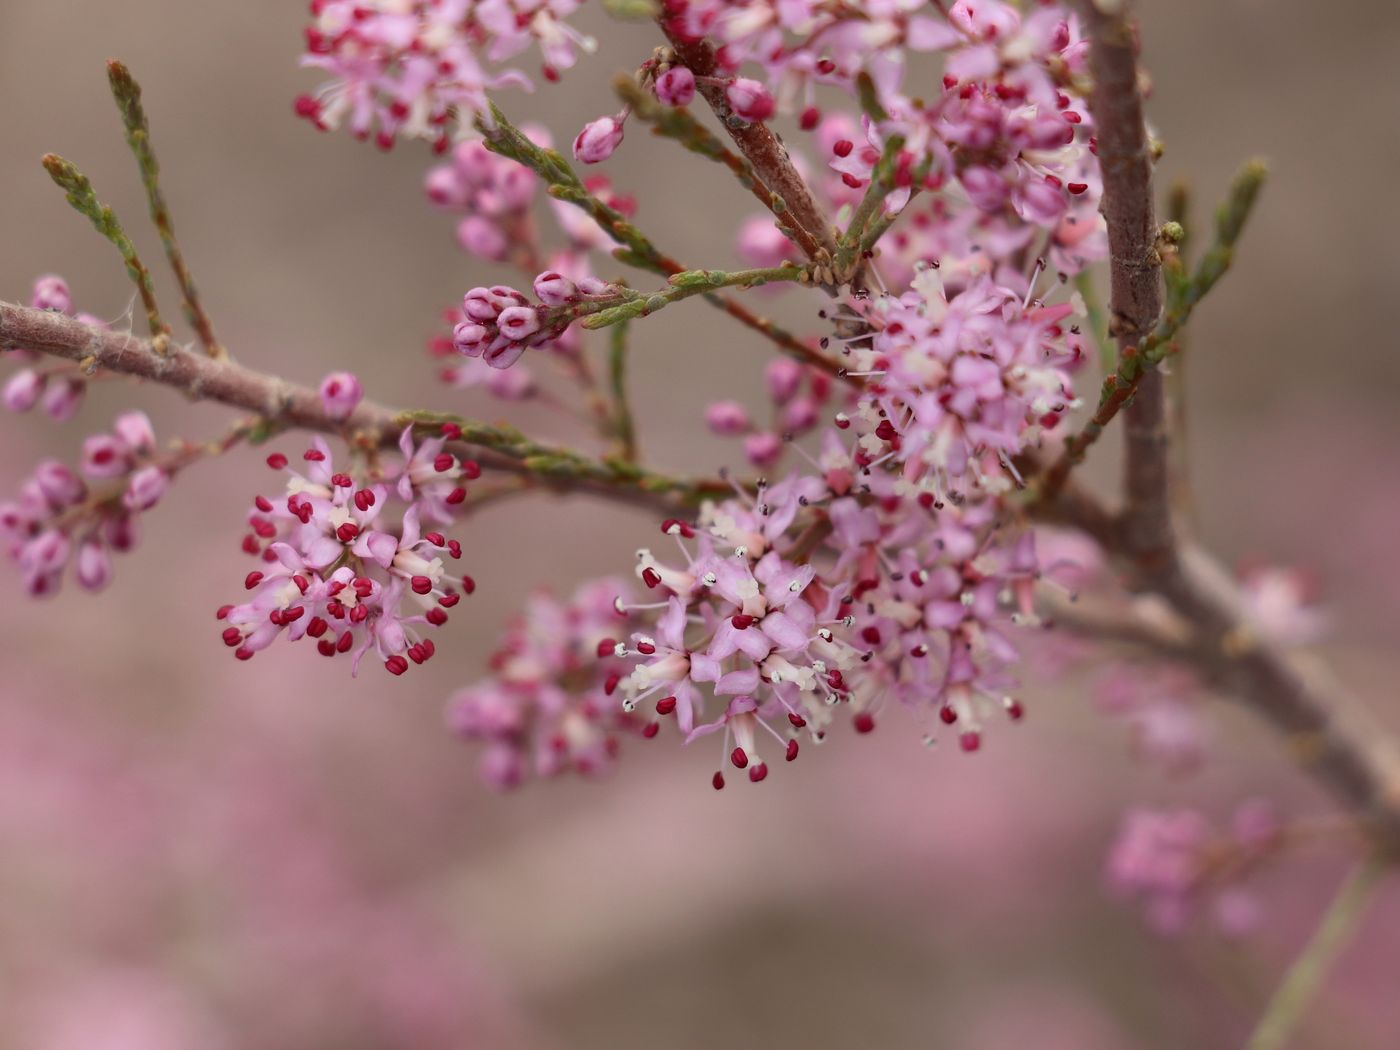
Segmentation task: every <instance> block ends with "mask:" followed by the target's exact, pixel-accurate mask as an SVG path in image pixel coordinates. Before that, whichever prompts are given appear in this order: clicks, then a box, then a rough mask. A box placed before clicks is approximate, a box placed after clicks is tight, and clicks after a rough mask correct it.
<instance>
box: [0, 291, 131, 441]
mask: <svg viewBox="0 0 1400 1050" xmlns="http://www.w3.org/2000/svg"><path fill="white" fill-rule="evenodd" d="M29 305H30V306H32V307H34V309H36V310H52V311H54V312H56V313H61V314H67V315H68V316H70V317H76V318H77V320H79V321H81V322H83V324H85V325H88V326H89V327H92V328H106V327H107V323H106V322H105V321H103V320H102V319H101V318H99V317H93V316H92V315H91V314H84V313H75V312H74V310H73V296H72V294H71V293H70V292H69V290H68V283H67V282H66V281H65V280H64V279H63V278H62V277H59V276H57V275H56V274H46V275H44V276H43V277H39V278H37V279H36V280H35V282H34V288H33V291H32V292H31V294H30V297H29ZM10 355H11V356H12V357H14V358H15V359H16V360H20V361H25V362H27V363H31V364H32V363H34V362H36V361H38V360H39V359H40V357H41V355H39V354H37V353H35V352H34V351H31V350H25V349H16V350H12V351H10ZM86 393H87V380H86V379H85V378H84V377H83V374H82V372H81V371H80V370H79V369H77V368H76V367H73V366H67V365H65V366H60V367H58V368H52V369H50V370H48V371H40V370H38V369H36V368H28V367H26V368H21V369H20V370H19V371H17V372H15V373H14V374H13V375H12V376H10V378H9V379H8V380H7V381H6V382H5V384H4V386H3V387H0V405H4V407H5V408H7V409H8V410H9V411H11V412H28V411H29V410H30V409H32V408H34V407H35V406H36V405H38V406H41V407H42V408H43V410H44V412H45V413H46V414H47V415H48V416H49V417H50V418H51V419H53V420H55V421H56V422H59V423H66V422H67V421H68V420H70V419H72V418H73V417H74V416H75V415H77V413H78V408H79V407H80V406H81V405H82V403H83V396H84V395H85V394H86Z"/></svg>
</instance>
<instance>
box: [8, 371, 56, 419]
mask: <svg viewBox="0 0 1400 1050" xmlns="http://www.w3.org/2000/svg"><path fill="white" fill-rule="evenodd" d="M44 385H45V382H44V377H43V376H42V375H40V374H39V373H38V372H36V371H34V370H33V369H32V368H23V369H20V370H19V371H18V372H16V373H15V374H14V375H12V376H11V377H10V380H9V382H7V383H6V384H5V389H4V391H3V392H0V402H2V403H3V404H4V406H5V407H6V408H7V409H9V410H10V411H11V412H28V411H29V410H30V409H31V408H33V407H34V406H35V405H37V404H38V403H39V396H40V395H41V394H43V392H44Z"/></svg>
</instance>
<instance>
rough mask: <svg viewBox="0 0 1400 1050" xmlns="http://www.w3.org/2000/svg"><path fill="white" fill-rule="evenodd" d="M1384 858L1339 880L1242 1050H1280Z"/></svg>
mask: <svg viewBox="0 0 1400 1050" xmlns="http://www.w3.org/2000/svg"><path fill="white" fill-rule="evenodd" d="M1388 866H1389V862H1388V860H1387V859H1386V858H1384V857H1382V856H1380V855H1378V854H1377V855H1372V856H1370V857H1367V858H1366V859H1365V860H1363V861H1362V862H1361V863H1360V864H1359V865H1358V866H1357V868H1356V870H1355V871H1353V872H1352V873H1351V875H1349V876H1348V877H1347V880H1346V881H1345V882H1344V883H1342V887H1341V889H1340V890H1339V891H1338V892H1337V896H1336V897H1335V898H1334V899H1333V901H1332V903H1331V905H1330V906H1329V907H1328V909H1327V912H1326V913H1325V914H1324V915H1323V917H1322V922H1321V923H1319V924H1318V927H1317V930H1316V932H1315V933H1314V934H1313V936H1312V939H1311V940H1310V941H1308V944H1307V947H1305V948H1304V949H1303V953H1302V954H1301V955H1300V956H1298V958H1297V959H1295V960H1294V962H1293V965H1292V966H1291V967H1289V969H1288V973H1287V974H1286V975H1285V976H1284V978H1283V983H1282V984H1280V985H1279V987H1278V990H1277V991H1276V992H1274V995H1273V998H1271V999H1270V1000H1269V1004H1268V1006H1266V1007H1265V1008H1264V1016H1263V1017H1261V1018H1260V1019H1259V1023H1258V1025H1257V1026H1256V1027H1255V1029H1254V1034H1253V1035H1251V1036H1250V1037H1249V1042H1248V1043H1247V1044H1246V1050H1283V1048H1284V1047H1285V1046H1287V1045H1288V1042H1289V1040H1290V1038H1291V1037H1292V1035H1293V1033H1294V1031H1295V1030H1296V1029H1297V1027H1298V1023H1299V1022H1300V1021H1301V1020H1302V1017H1303V1014H1304V1012H1305V1011H1306V1010H1307V1008H1308V1004H1309V1003H1311V1002H1312V1000H1313V999H1314V998H1315V997H1316V996H1317V994H1318V992H1320V991H1321V990H1322V986H1323V983H1324V981H1325V980H1326V978H1327V974H1328V972H1329V971H1330V970H1331V968H1332V964H1333V963H1334V962H1336V960H1337V956H1338V955H1340V954H1341V951H1342V949H1343V948H1345V947H1346V945H1347V943H1348V942H1349V941H1350V940H1351V937H1352V935H1353V934H1354V933H1355V932H1356V928H1357V925H1358V924H1359V923H1360V921H1361V917H1362V915H1363V914H1365V911H1366V908H1367V906H1368V905H1369V904H1370V903H1371V901H1372V900H1373V899H1374V891H1375V889H1376V886H1377V885H1378V884H1379V883H1380V881H1381V876H1382V875H1384V874H1385V872H1386V870H1387V868H1388Z"/></svg>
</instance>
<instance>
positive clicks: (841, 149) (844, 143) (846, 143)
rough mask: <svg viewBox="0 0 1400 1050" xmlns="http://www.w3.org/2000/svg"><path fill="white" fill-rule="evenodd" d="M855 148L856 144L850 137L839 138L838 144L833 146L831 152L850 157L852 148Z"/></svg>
mask: <svg viewBox="0 0 1400 1050" xmlns="http://www.w3.org/2000/svg"><path fill="white" fill-rule="evenodd" d="M855 148H856V144H855V143H854V142H852V141H851V140H850V139H839V140H838V141H837V143H836V145H834V146H832V147H831V152H832V153H835V154H836V155H837V156H838V157H849V156H850V155H851V150H853V149H855Z"/></svg>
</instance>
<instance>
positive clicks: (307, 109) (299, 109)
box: [292, 38, 321, 120]
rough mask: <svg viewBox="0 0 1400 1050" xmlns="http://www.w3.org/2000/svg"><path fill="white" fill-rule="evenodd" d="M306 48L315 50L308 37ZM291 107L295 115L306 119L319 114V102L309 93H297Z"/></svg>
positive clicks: (314, 117) (311, 118) (313, 118)
mask: <svg viewBox="0 0 1400 1050" xmlns="http://www.w3.org/2000/svg"><path fill="white" fill-rule="evenodd" d="M307 50H309V51H315V50H316V47H314V46H313V45H311V43H310V40H309V38H308V42H307ZM292 108H293V110H295V111H296V115H297V116H299V117H303V118H304V119H306V120H315V119H316V118H317V117H319V116H320V115H321V103H319V102H317V101H316V100H315V99H314V98H312V97H311V96H310V95H298V96H297V97H296V101H294V102H293V103H292Z"/></svg>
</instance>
